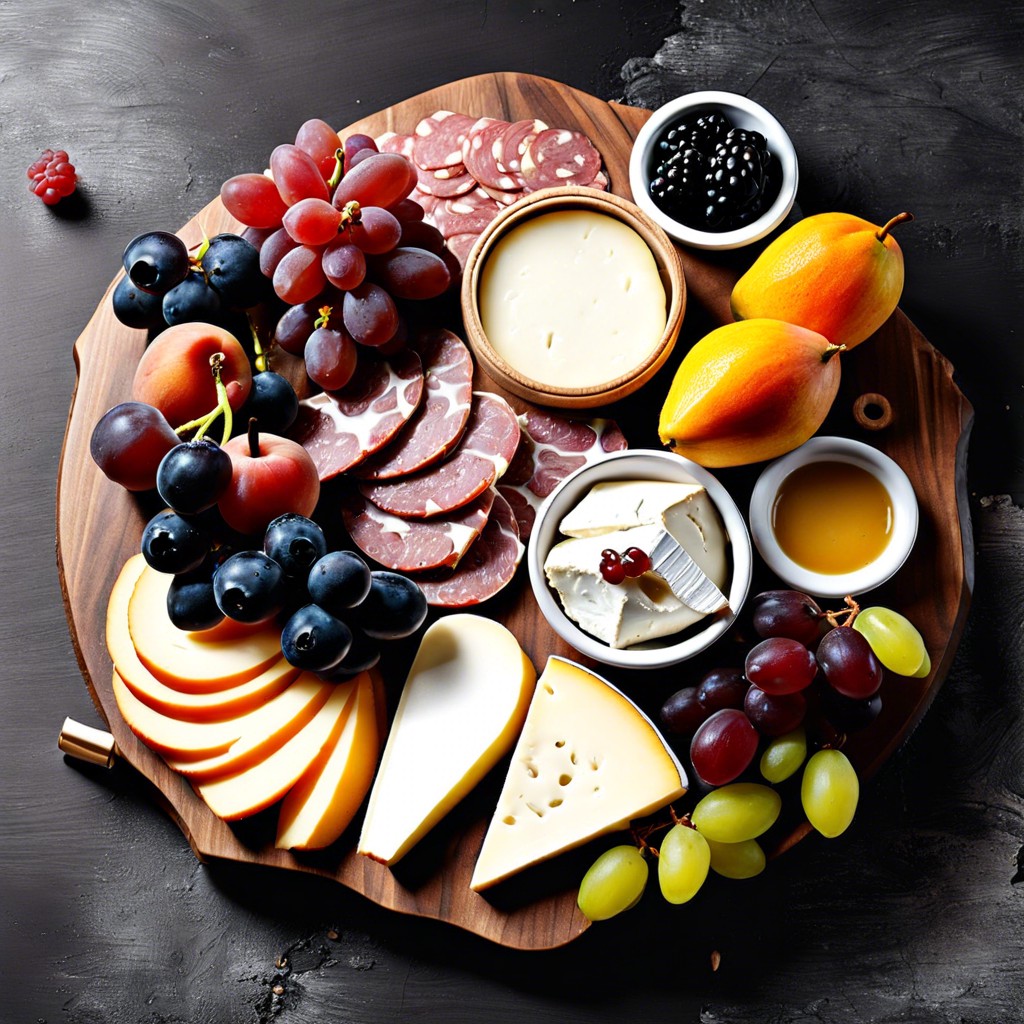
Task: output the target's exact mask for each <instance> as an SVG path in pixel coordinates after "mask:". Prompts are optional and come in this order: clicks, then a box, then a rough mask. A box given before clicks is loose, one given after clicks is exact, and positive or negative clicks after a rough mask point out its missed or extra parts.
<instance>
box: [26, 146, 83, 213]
mask: <svg viewBox="0 0 1024 1024" xmlns="http://www.w3.org/2000/svg"><path fill="white" fill-rule="evenodd" d="M26 173H27V175H28V179H29V186H28V187H29V191H30V192H32V193H33V194H34V195H37V196H39V198H40V199H42V201H43V202H44V203H46V205H47V206H53V205H54V204H55V203H59V202H60V201H61V200H62V199H64V198H65V197H66V196H69V195H71V193H72V192H74V191H75V186H76V183H77V179H76V177H75V167H74V164H72V163H71V162H70V161H69V160H68V155H67V153H66V152H65V151H64V150H63V149H59V150H57V151H56V152H54V151H53V150H52V149H44V150H43V152H42V155H41V156H40V157H39V159H38V160H36V162H35V163H34V164H32V166H31V167H29V169H28V171H27V172H26Z"/></svg>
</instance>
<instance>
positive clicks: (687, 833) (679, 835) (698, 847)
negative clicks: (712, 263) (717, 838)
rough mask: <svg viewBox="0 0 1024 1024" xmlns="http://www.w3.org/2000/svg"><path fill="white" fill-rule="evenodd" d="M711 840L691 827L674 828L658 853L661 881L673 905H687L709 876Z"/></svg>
mask: <svg viewBox="0 0 1024 1024" xmlns="http://www.w3.org/2000/svg"><path fill="white" fill-rule="evenodd" d="M710 863H711V851H710V850H709V849H708V841H707V840H706V839H705V838H704V837H703V836H702V835H701V834H700V833H699V832H698V831H697V830H696V829H695V828H690V827H689V826H688V825H673V826H672V828H671V829H669V831H668V833H667V834H666V835H665V838H664V839H663V840H662V842H661V847H660V848H659V850H658V882H659V883H660V885H661V894H662V896H664V897H665V899H667V900H668V901H669V903H686V902H687V901H688V900H692V899H693V897H694V896H696V895H697V892H698V890H699V889H700V887H701V886H702V885H703V884H704V879H705V878H707V877H708V866H709V865H710Z"/></svg>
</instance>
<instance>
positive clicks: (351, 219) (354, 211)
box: [338, 199, 363, 231]
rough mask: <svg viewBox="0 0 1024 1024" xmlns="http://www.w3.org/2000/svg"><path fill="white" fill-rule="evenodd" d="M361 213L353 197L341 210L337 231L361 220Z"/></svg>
mask: <svg viewBox="0 0 1024 1024" xmlns="http://www.w3.org/2000/svg"><path fill="white" fill-rule="evenodd" d="M362 219H363V218H362V215H361V214H360V212H359V203H357V202H356V201H355V200H354V199H351V200H349V202H347V203H346V204H345V205H344V206H343V207H342V210H341V224H340V225H339V227H338V230H339V231H344V230H345V228H347V227H350V226H351V225H352V224H358V223H360V221H362Z"/></svg>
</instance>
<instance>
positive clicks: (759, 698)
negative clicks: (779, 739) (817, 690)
mask: <svg viewBox="0 0 1024 1024" xmlns="http://www.w3.org/2000/svg"><path fill="white" fill-rule="evenodd" d="M743 710H744V711H745V712H746V715H747V718H749V719H750V721H751V723H752V724H753V726H754V728H755V729H757V731H758V732H759V733H760V734H761V735H762V736H781V735H783V733H787V732H792V731H793V730H794V729H795V728H796V727H797V726H798V725H799V724H800V723H801V722H802V721H803V720H804V716H805V715H806V714H807V698H806V697H805V696H804V695H803V694H802V693H786V694H778V695H773V694H769V693H765V692H764V690H762V689H760V688H759V687H757V686H751V687H750V689H749V690H747V695H746V697H745V698H744V700H743Z"/></svg>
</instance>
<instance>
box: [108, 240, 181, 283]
mask: <svg viewBox="0 0 1024 1024" xmlns="http://www.w3.org/2000/svg"><path fill="white" fill-rule="evenodd" d="M121 262H122V263H123V264H124V269H125V271H126V272H127V274H128V277H129V278H130V279H131V282H132V284H134V285H135V286H136V287H137V288H141V289H142V290H143V291H145V292H150V293H151V294H153V295H164V294H165V293H166V292H168V291H170V289H171V288H173V287H174V286H175V285H177V284H179V283H180V282H181V281H183V280H184V279H185V276H186V275H187V274H188V271H189V258H188V249H187V248H186V246H185V243H184V242H183V241H182V240H181V239H180V238H178V236H177V235H172V234H171V233H170V232H169V231H147V232H146V233H145V234H142V235H136V236H135V238H133V239H132V240H131V241H130V242H129V243H128V244H127V245H126V246H125V250H124V255H123V256H122V257H121Z"/></svg>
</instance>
